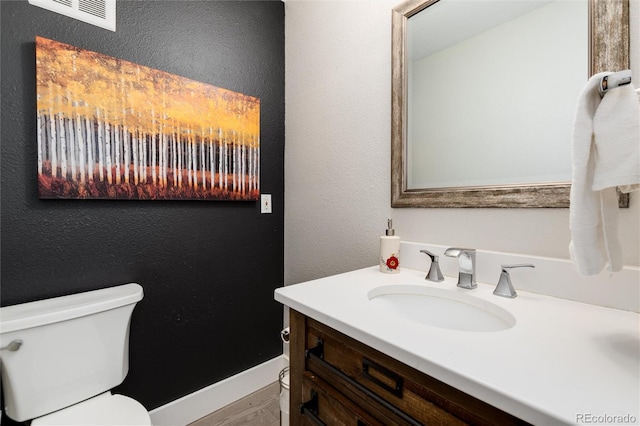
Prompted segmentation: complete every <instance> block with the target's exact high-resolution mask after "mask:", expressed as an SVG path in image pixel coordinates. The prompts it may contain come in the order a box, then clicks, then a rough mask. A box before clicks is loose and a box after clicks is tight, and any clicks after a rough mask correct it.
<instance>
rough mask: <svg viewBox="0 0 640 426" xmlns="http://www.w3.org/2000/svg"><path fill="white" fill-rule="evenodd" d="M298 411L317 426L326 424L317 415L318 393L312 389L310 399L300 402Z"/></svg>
mask: <svg viewBox="0 0 640 426" xmlns="http://www.w3.org/2000/svg"><path fill="white" fill-rule="evenodd" d="M300 413H301V414H302V415H303V416H308V417H309V418H310V419H311V420H313V422H314V423H315V424H317V425H318V426H326V425H325V424H324V422H323V421H322V420H320V418H319V417H318V394H317V393H316V391H313V390H312V391H311V399H310V400H308V401H307V402H303V403H302V404H300Z"/></svg>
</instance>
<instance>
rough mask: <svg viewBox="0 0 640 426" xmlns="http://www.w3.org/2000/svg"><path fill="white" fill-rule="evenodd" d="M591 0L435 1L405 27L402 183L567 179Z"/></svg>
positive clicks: (467, 184)
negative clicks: (406, 81) (404, 146)
mask: <svg viewBox="0 0 640 426" xmlns="http://www.w3.org/2000/svg"><path fill="white" fill-rule="evenodd" d="M588 14H589V12H588V1H586V0H578V1H567V0H556V1H529V0H516V1H514V0H510V1H506V0H485V1H477V0H475V1H474V0H440V1H437V2H434V3H432V4H430V5H429V6H428V7H426V8H425V9H424V10H422V11H420V12H419V13H416V14H415V15H413V16H411V17H409V18H408V21H407V26H406V31H407V33H406V43H407V50H406V58H405V61H406V62H405V63H406V72H407V79H408V90H407V99H406V102H407V104H406V108H407V110H406V119H407V121H406V132H407V146H406V161H407V162H406V167H407V169H406V189H407V190H408V191H412V190H422V189H449V188H453V189H456V188H475V187H491V186H502V187H504V186H511V185H531V184H535V185H539V184H543V185H544V184H552V183H566V184H568V183H569V182H570V180H571V150H570V149H571V132H572V122H573V115H574V113H575V105H576V101H577V99H578V96H579V94H580V91H581V90H582V88H583V87H584V84H585V83H586V81H587V79H588V74H589V19H588Z"/></svg>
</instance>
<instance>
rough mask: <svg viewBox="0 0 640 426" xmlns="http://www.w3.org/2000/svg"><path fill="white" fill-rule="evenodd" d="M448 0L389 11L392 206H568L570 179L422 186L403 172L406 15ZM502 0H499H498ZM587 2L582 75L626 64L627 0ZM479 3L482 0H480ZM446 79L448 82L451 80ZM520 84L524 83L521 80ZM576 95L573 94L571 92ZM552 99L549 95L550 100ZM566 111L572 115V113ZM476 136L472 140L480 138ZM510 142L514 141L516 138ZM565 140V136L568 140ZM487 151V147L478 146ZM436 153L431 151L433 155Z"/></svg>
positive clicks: (422, 0)
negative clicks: (390, 23)
mask: <svg viewBox="0 0 640 426" xmlns="http://www.w3.org/2000/svg"><path fill="white" fill-rule="evenodd" d="M447 1H450V0H409V1H406V2H404V3H402V4H400V5H398V6H397V7H395V8H394V9H393V12H392V104H391V110H392V123H391V129H392V135H391V207H461V208H471V207H476V208H487V207H491V208H520V207H526V208H549V207H554V208H558V207H559V208H567V207H569V193H570V188H571V184H570V179H569V180H564V181H558V182H540V183H538V182H533V183H529V182H524V183H523V182H517V181H516V183H511V182H508V183H499V184H488V185H487V184H485V183H484V182H482V181H479V182H478V183H476V182H471V183H470V184H469V183H466V184H463V185H459V186H456V185H453V186H446V185H442V186H438V185H436V186H435V187H421V186H417V187H416V186H415V185H410V182H409V181H410V178H409V176H408V168H409V165H408V164H409V162H408V153H409V152H410V149H409V138H408V134H409V133H410V132H409V130H408V125H407V121H408V117H409V114H408V109H407V104H408V101H409V98H410V96H412V95H411V94H410V92H409V91H410V90H411V87H410V82H409V63H408V60H409V59H408V56H409V53H408V47H407V45H408V24H409V19H410V18H412V17H416V16H417V15H418V14H422V13H429V8H430V7H431V6H433V5H435V4H437V3H439V2H447ZM503 1H504V0H503ZM584 1H585V3H588V4H587V20H588V22H587V25H586V28H587V31H588V35H587V38H586V40H588V41H587V42H588V59H587V62H588V63H587V64H584V69H585V71H584V76H585V78H584V81H582V82H579V83H580V84H582V85H584V84H585V83H586V80H587V77H588V76H590V75H593V74H595V73H598V72H602V71H619V70H623V69H628V68H629V0H584ZM480 3H482V2H480ZM446 84H451V83H450V82H448V83H446ZM523 84H524V83H523ZM576 100H577V98H576ZM550 102H553V100H550ZM573 112H574V111H571V112H570V113H571V117H573V115H572V114H573ZM481 142H483V141H482V136H478V138H477V141H474V143H478V144H479V143H481ZM514 143H517V141H515V142H514ZM567 143H568V142H567ZM483 149H484V150H485V152H487V151H488V150H489V149H490V147H485V148H481V149H480V151H479V152H482V150H483ZM444 157H446V155H444V156H441V158H438V157H433V161H440V160H442V159H443V158H444ZM628 200H629V198H628V194H622V193H620V192H619V204H620V207H628V204H629V202H628Z"/></svg>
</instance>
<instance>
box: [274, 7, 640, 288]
mask: <svg viewBox="0 0 640 426" xmlns="http://www.w3.org/2000/svg"><path fill="white" fill-rule="evenodd" d="M639 1H640V0H632V2H634V3H636V4H634V7H635V6H637V3H638V2H639ZM397 3H399V1H397V0H351V1H313V0H287V1H286V3H285V13H286V18H285V31H286V33H285V36H286V43H285V46H286V52H285V54H286V95H285V97H286V124H285V126H286V153H285V208H286V212H285V281H286V284H292V283H296V282H301V281H306V280H310V279H314V278H319V277H323V276H327V275H331V274H335V273H338V272H344V271H348V270H353V269H357V268H361V267H365V266H371V265H374V264H376V263H377V258H378V244H379V239H378V237H379V236H380V235H381V233H382V232H383V230H384V227H385V225H386V219H387V217H391V218H393V220H394V224H395V228H396V232H397V235H399V236H400V237H401V238H402V239H403V240H406V241H417V242H429V243H432V244H441V245H448V246H454V245H458V246H468V247H475V248H478V249H484V250H495V251H506V252H514V253H525V254H533V255H538V256H551V257H560V258H568V256H569V255H568V249H567V247H568V245H569V240H570V234H569V211H568V209H425V208H422V209H391V207H390V183H389V179H390V134H391V126H390V117H391V89H390V87H391V9H392V8H393V7H394V6H395V5H396V4H397ZM634 13H636V15H635V16H636V17H637V16H638V15H637V11H636V12H634ZM632 22H638V20H637V19H636V20H635V21H633V20H632ZM633 37H634V39H633V42H634V44H633V45H632V50H634V49H635V50H638V48H639V47H640V46H639V45H640V43H638V41H639V40H638V38H639V37H638V31H637V30H634V36H633ZM585 66H586V65H585ZM634 68H635V69H636V70H637V69H640V64H639V63H638V58H637V56H636V57H635V59H634ZM636 76H637V72H636V74H635V75H634V78H635V77H636ZM550 102H552V100H550ZM541 107H543V106H541ZM621 228H622V232H621V239H622V242H623V247H624V250H625V263H627V264H630V265H640V249H639V245H640V194H635V195H634V196H632V198H631V208H630V209H626V210H621Z"/></svg>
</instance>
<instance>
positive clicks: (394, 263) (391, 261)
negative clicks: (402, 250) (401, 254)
mask: <svg viewBox="0 0 640 426" xmlns="http://www.w3.org/2000/svg"><path fill="white" fill-rule="evenodd" d="M399 264H400V262H399V261H398V258H397V257H395V256H391V257H390V258H388V259H387V268H389V269H397V268H398V265H399Z"/></svg>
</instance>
